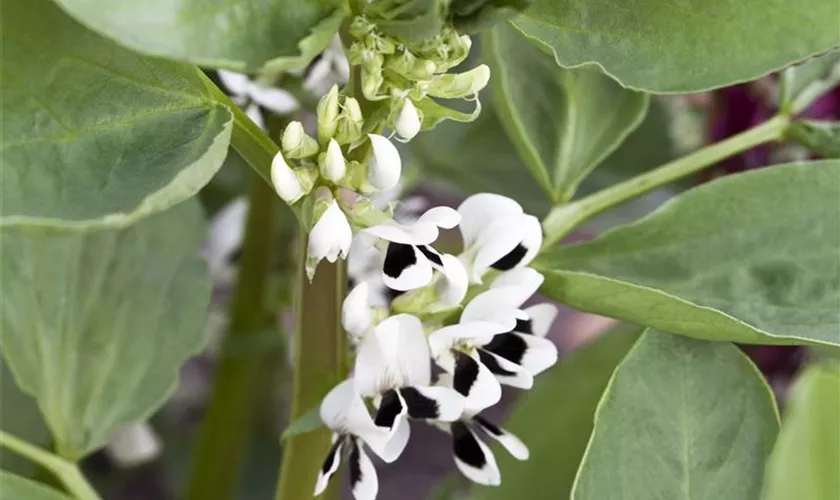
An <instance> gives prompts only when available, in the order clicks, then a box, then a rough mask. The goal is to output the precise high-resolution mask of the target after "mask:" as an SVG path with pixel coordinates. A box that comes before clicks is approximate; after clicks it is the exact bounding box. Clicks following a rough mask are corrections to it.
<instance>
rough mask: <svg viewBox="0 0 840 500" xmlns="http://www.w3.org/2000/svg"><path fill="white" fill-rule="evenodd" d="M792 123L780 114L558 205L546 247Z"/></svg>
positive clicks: (549, 220)
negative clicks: (590, 221) (615, 208)
mask: <svg viewBox="0 0 840 500" xmlns="http://www.w3.org/2000/svg"><path fill="white" fill-rule="evenodd" d="M789 123H790V119H789V118H788V117H786V116H777V117H775V118H773V119H772V120H769V121H767V122H765V123H763V124H761V125H759V126H757V127H755V128H753V129H750V130H747V131H746V132H743V133H741V134H738V135H736V136H733V137H730V138H729V139H726V140H725V141H721V142H718V143H717V144H712V145H711V146H707V147H705V148H703V149H700V150H697V151H695V152H694V153H692V154H690V155H688V156H684V157H682V158H679V159H677V160H674V161H672V162H670V163H666V164H665V165H662V166H660V167H657V168H655V169H653V170H650V171H649V172H646V173H644V174H642V175H639V176H637V177H634V178H632V179H629V180H627V181H624V182H620V183H618V184H615V185H613V186H610V187H608V188H606V189H602V190H601V191H598V192H596V193H593V194H591V195H589V196H586V197H584V198H581V199H579V200H577V201H573V202H571V203H567V204H565V205H560V206H557V207H555V208H554V209H553V210H552V211H551V212H550V213H549V214H548V216H547V217H546V218H545V220H544V221H543V232H544V233H545V240H544V243H543V248H546V247H548V246H550V245H553V244H554V243H556V242H557V241H559V240H561V239H562V238H563V237H565V236H566V235H568V234H569V233H571V232H572V230H574V229H575V228H576V227H577V226H578V225H580V224H581V223H582V222H583V221H585V220H587V219H589V218H591V217H593V216H595V215H597V214H599V213H601V212H603V211H604V210H607V209H608V208H611V207H613V206H615V205H618V204H620V203H624V202H625V201H628V200H631V199H633V198H635V197H637V196H640V195H642V194H645V193H647V192H648V191H652V190H654V189H656V188H658V187H661V186H663V185H665V184H668V183H670V182H673V181H675V180H677V179H680V178H683V177H685V176H687V175H690V174H693V173H695V172H698V171H700V170H703V169H704V168H706V167H708V166H710V165H713V164H715V163H717V162H718V161H720V160H722V159H724V158H727V157H729V156H732V155H734V154H737V153H740V152H742V151H746V150H747V149H750V148H752V147H755V146H757V145H759V144H763V143H765V142H770V141H774V140H778V139H780V138H781V137H782V135H783V134H784V133H785V130H786V129H787V127H788V125H789Z"/></svg>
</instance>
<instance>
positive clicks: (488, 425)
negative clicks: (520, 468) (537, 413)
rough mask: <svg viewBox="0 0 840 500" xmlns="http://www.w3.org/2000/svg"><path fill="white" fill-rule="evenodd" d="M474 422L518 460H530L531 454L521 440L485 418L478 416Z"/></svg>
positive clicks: (474, 418)
mask: <svg viewBox="0 0 840 500" xmlns="http://www.w3.org/2000/svg"><path fill="white" fill-rule="evenodd" d="M473 420H474V421H475V422H476V423H477V424H478V425H479V426H480V427H481V429H482V430H483V431H484V432H486V433H487V435H488V436H490V437H491V438H493V439H495V440H496V441H498V442H499V443H500V444H501V445H502V446H504V447H505V449H506V450H507V451H508V453H510V454H511V455H512V456H513V458H515V459H517V460H528V457H529V456H530V452H529V451H528V447H527V446H525V443H523V442H522V440H521V439H519V438H518V437H516V436H515V435H513V434H511V433H510V432H508V431H506V430H504V429H502V428H501V427H498V426H497V425H495V424H493V423H492V422H490V421H488V420H487V419H485V418H484V417H481V416H478V415H476V416H475V417H473Z"/></svg>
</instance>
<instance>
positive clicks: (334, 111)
mask: <svg viewBox="0 0 840 500" xmlns="http://www.w3.org/2000/svg"><path fill="white" fill-rule="evenodd" d="M317 115H318V142H320V143H321V144H326V143H327V142H328V141H329V140H330V139H331V138H332V136H334V135H335V129H336V127H337V126H338V85H333V86H332V88H331V89H330V91H329V92H327V94H326V95H325V96H324V97H322V98H321V100H320V101H318V109H317Z"/></svg>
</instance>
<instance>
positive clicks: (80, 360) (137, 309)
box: [0, 200, 210, 460]
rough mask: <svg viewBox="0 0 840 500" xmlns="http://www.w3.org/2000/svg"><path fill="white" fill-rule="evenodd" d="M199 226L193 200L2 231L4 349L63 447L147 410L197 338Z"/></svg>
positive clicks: (201, 268)
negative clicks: (93, 221) (111, 219)
mask: <svg viewBox="0 0 840 500" xmlns="http://www.w3.org/2000/svg"><path fill="white" fill-rule="evenodd" d="M204 232H205V224H204V221H203V220H202V215H201V209H200V207H199V206H198V203H197V202H196V201H194V200H190V201H189V202H187V203H184V204H181V205H178V206H177V207H174V208H172V209H171V210H169V211H167V212H164V213H161V214H158V215H155V216H152V217H149V218H148V219H145V220H143V221H141V222H139V223H137V224H136V225H134V226H130V227H128V228H126V229H123V230H120V231H102V232H90V233H85V234H63V233H50V232H43V231H36V230H26V231H24V230H5V231H4V232H3V233H2V242H0V250H2V252H0V254H1V255H0V271H2V273H3V280H2V283H0V287H2V288H0V328H2V331H3V337H2V339H1V340H0V341H2V349H3V355H4V356H5V357H6V361H7V362H8V363H9V367H10V368H11V370H12V372H13V373H14V375H15V379H16V380H17V382H18V384H19V385H20V387H21V388H22V389H23V390H24V391H25V392H27V393H29V394H32V395H34V396H35V398H36V399H37V400H38V404H39V406H40V408H41V411H42V412H43V414H44V417H45V419H46V421H47V424H48V425H49V427H50V429H51V430H52V433H53V437H54V439H55V442H56V448H57V450H58V451H59V453H60V454H61V455H62V456H63V457H65V458H68V459H71V460H75V459H77V458H79V457H82V456H84V455H86V454H88V453H90V452H91V451H93V450H95V449H96V448H98V447H100V446H102V445H104V444H105V443H106V442H107V441H108V439H109V437H110V434H111V432H112V430H113V429H114V428H115V427H117V426H119V425H124V424H128V423H131V422H135V421H139V420H143V419H145V418H146V417H148V416H149V415H150V414H151V412H152V411H153V410H155V409H156V408H157V407H159V406H160V405H161V404H162V403H163V401H164V400H165V398H166V397H167V395H168V394H169V393H170V392H171V391H172V389H173V388H174V385H175V380H176V377H177V373H178V369H179V367H180V365H181V363H182V362H183V361H184V360H185V359H186V358H187V357H188V356H190V355H191V354H193V353H195V352H197V351H198V350H199V348H200V347H201V345H202V343H203V337H204V335H203V327H204V323H205V319H206V315H207V307H208V303H209V296H210V280H209V278H208V276H207V270H206V265H205V264H204V262H203V261H202V260H201V258H200V257H199V248H200V247H201V244H202V241H203V239H204Z"/></svg>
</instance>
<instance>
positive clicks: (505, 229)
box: [472, 218, 527, 283]
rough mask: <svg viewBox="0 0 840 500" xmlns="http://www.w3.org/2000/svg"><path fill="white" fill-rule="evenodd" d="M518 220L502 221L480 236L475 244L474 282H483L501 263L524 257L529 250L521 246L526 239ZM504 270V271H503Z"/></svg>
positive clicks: (488, 228)
mask: <svg viewBox="0 0 840 500" xmlns="http://www.w3.org/2000/svg"><path fill="white" fill-rule="evenodd" d="M518 222H519V218H517V219H500V220H498V221H497V222H495V223H493V224H492V225H490V226H489V227H487V228H486V229H485V230H484V231H482V233H481V234H480V235H479V238H478V241H477V243H476V244H475V247H476V248H477V251H476V253H475V258H474V259H473V263H472V278H473V281H476V282H479V283H480V282H481V277H482V276H483V275H484V273H485V272H487V270H488V269H490V268H491V267H494V268H497V269H500V268H498V267H497V264H498V263H499V262H502V263H504V262H505V261H508V260H511V259H512V258H513V257H515V256H516V255H521V256H524V255H525V253H526V252H527V250H526V249H525V248H524V247H522V245H520V242H521V241H522V238H523V237H524V228H523V227H522V226H521V225H519V223H518ZM501 270H504V269H501Z"/></svg>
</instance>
